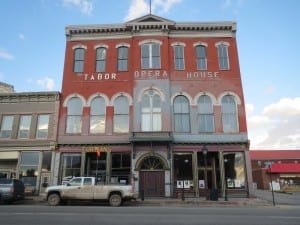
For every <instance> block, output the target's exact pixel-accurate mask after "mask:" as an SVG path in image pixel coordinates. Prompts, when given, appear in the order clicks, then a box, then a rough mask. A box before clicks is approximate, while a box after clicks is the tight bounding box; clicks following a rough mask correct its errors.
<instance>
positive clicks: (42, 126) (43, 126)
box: [36, 115, 49, 138]
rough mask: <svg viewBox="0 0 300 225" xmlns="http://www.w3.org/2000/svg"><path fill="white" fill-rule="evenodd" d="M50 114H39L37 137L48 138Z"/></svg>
mask: <svg viewBox="0 0 300 225" xmlns="http://www.w3.org/2000/svg"><path fill="white" fill-rule="evenodd" d="M48 127H49V115H39V116H38V124H37V131H36V138H48Z"/></svg>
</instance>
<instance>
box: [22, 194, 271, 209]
mask: <svg viewBox="0 0 300 225" xmlns="http://www.w3.org/2000/svg"><path fill="white" fill-rule="evenodd" d="M24 203H25V204H42V205H47V202H46V201H45V200H43V197H42V196H27V197H26V198H25V200H24ZM125 205H132V206H134V205H138V206H187V205H190V206H199V207H201V206H205V207H224V206H253V207H255V206H272V203H271V202H269V201H268V200H263V199H260V198H229V199H228V201H225V200H224V198H219V199H218V200H217V201H211V200H205V199H204V198H185V200H184V201H183V200H182V199H177V198H164V197H162V198H145V199H144V201H142V200H141V199H137V200H136V201H132V202H126V203H125Z"/></svg>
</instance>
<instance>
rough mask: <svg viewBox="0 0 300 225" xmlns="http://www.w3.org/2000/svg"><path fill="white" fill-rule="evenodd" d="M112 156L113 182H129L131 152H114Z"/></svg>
mask: <svg viewBox="0 0 300 225" xmlns="http://www.w3.org/2000/svg"><path fill="white" fill-rule="evenodd" d="M111 158H112V160H111V162H112V165H111V182H112V183H124V184H128V183H129V182H130V165H131V157H130V153H112V155H111Z"/></svg>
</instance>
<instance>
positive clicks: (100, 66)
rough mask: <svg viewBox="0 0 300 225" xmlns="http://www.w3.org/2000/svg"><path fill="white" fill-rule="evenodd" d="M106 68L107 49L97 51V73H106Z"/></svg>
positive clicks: (102, 48)
mask: <svg viewBox="0 0 300 225" xmlns="http://www.w3.org/2000/svg"><path fill="white" fill-rule="evenodd" d="M105 66H106V48H104V47H100V48H97V49H96V72H104V71H105Z"/></svg>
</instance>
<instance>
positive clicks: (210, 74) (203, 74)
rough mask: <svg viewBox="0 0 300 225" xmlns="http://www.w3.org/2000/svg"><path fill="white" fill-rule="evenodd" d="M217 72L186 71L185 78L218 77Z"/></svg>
mask: <svg viewBox="0 0 300 225" xmlns="http://www.w3.org/2000/svg"><path fill="white" fill-rule="evenodd" d="M218 77H219V72H209V71H201V72H199V71H197V72H187V73H186V78H187V79H204V78H211V79H214V78H218Z"/></svg>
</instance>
